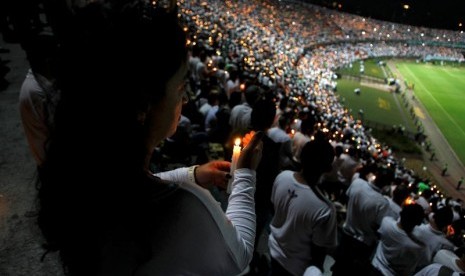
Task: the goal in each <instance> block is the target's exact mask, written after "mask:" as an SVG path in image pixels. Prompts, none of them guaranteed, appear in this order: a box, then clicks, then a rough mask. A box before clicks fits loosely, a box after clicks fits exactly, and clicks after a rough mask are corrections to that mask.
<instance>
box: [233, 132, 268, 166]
mask: <svg viewBox="0 0 465 276" xmlns="http://www.w3.org/2000/svg"><path fill="white" fill-rule="evenodd" d="M248 135H249V134H247V135H246V138H247V139H246V140H247V143H246V146H245V147H244V149H243V150H242V152H241V155H240V156H239V160H238V161H237V167H236V168H237V169H241V168H247V169H251V170H256V169H257V167H258V164H259V163H260V160H261V159H262V150H263V142H262V138H263V136H264V135H265V133H264V132H263V131H258V132H256V133H255V134H254V135H253V137H252V139H248V137H250V135H249V136H248ZM249 140H250V141H249ZM244 144H245V143H244Z"/></svg>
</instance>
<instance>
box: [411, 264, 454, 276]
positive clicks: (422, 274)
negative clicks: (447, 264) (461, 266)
mask: <svg viewBox="0 0 465 276" xmlns="http://www.w3.org/2000/svg"><path fill="white" fill-rule="evenodd" d="M441 267H443V265H442V264H435V263H432V264H429V265H427V266H425V267H424V268H423V269H422V270H420V271H418V272H417V273H416V274H415V275H414V276H438V275H439V270H440V269H441ZM446 275H447V274H446ZM450 276H460V273H457V272H453V273H452V274H450Z"/></svg>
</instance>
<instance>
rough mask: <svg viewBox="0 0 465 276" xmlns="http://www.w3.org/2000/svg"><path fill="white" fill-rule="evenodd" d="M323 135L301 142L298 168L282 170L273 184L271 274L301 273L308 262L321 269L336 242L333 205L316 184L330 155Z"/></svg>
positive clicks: (329, 164) (270, 237) (331, 159)
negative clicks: (295, 170) (300, 165)
mask: <svg viewBox="0 0 465 276" xmlns="http://www.w3.org/2000/svg"><path fill="white" fill-rule="evenodd" d="M323 139H324V138H317V139H315V140H313V141H310V142H308V143H307V144H306V145H305V146H304V148H303V149H302V155H301V161H302V170H301V171H300V172H293V171H283V172H281V173H280V174H279V175H278V176H277V177H276V180H275V182H274V184H273V191H272V195H271V201H272V202H273V206H274V209H275V214H274V216H273V219H272V221H271V224H270V229H271V232H270V235H269V239H268V245H269V248H270V254H271V258H272V262H271V275H302V274H304V272H305V270H306V268H307V267H309V266H310V265H314V266H316V267H318V268H319V269H320V270H323V262H324V259H325V256H326V254H327V253H328V251H329V250H333V249H334V248H335V247H336V246H337V219H336V209H335V207H334V205H333V204H332V202H331V201H330V200H329V199H327V198H325V197H324V196H323V194H322V192H321V191H320V189H319V188H318V187H317V183H318V180H319V179H320V177H321V175H322V174H323V173H324V172H327V171H329V170H330V169H331V163H332V161H333V159H334V149H333V147H332V146H331V144H329V143H328V142H327V141H325V140H323Z"/></svg>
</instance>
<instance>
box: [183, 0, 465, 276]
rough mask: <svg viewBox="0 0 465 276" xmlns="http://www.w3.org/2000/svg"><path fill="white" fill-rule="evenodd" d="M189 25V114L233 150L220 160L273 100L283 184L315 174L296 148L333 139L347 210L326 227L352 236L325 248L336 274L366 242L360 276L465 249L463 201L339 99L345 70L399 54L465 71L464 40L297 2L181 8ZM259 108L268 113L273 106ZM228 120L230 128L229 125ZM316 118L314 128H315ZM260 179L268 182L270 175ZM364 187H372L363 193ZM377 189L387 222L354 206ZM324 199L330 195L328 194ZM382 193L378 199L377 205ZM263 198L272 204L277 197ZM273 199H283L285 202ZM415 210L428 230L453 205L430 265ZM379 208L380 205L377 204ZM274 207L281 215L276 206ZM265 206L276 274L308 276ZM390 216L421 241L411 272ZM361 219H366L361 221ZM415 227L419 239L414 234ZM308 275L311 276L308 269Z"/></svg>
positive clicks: (336, 182) (273, 134) (327, 187)
mask: <svg viewBox="0 0 465 276" xmlns="http://www.w3.org/2000/svg"><path fill="white" fill-rule="evenodd" d="M179 16H180V17H181V19H182V20H183V22H184V24H185V31H186V32H187V33H188V34H189V35H190V37H189V41H188V43H189V46H190V49H191V59H190V60H191V68H192V69H191V76H190V80H191V81H190V84H191V86H190V92H191V94H190V97H191V100H192V101H191V102H190V105H191V106H193V107H192V108H188V109H186V110H190V111H191V113H190V114H187V113H185V114H184V115H185V116H186V117H187V118H188V119H189V121H190V124H191V126H194V128H193V129H194V130H193V132H194V134H193V136H194V137H198V136H202V137H204V140H201V141H202V142H201V143H206V144H208V143H212V142H214V143H215V144H219V145H221V150H222V155H220V157H223V158H225V159H229V158H230V156H231V147H232V144H233V142H232V139H233V138H234V137H236V136H241V135H243V134H244V133H245V131H246V130H249V129H253V128H254V126H253V123H252V121H253V120H252V119H251V117H253V116H251V114H252V113H253V112H254V111H255V110H256V109H255V108H256V107H254V106H255V103H257V102H259V101H263V100H271V101H273V102H274V103H275V106H276V114H275V116H274V122H273V123H272V124H271V125H270V126H269V127H264V128H261V129H262V130H263V129H266V130H267V137H268V138H270V139H271V140H272V142H274V143H275V144H278V145H279V149H278V150H276V151H278V153H277V154H279V158H278V159H277V160H279V167H278V168H277V169H276V168H275V169H274V171H272V170H271V171H270V170H268V171H267V172H268V173H269V174H271V175H274V176H277V175H279V174H280V173H285V172H288V171H289V170H290V171H297V172H298V171H299V170H301V169H302V168H303V167H305V164H303V163H301V160H300V158H299V154H298V153H296V152H295V151H296V150H302V145H299V143H301V144H305V143H306V142H308V141H313V140H315V139H317V138H315V137H320V138H321V137H322V136H323V137H324V138H325V139H326V140H328V141H329V142H330V143H331V144H332V146H333V147H334V148H335V149H337V152H338V154H337V155H336V158H335V161H334V163H333V169H332V170H331V171H330V172H328V173H327V174H325V175H324V176H323V177H322V179H320V185H321V186H320V189H321V190H322V191H323V192H322V194H325V197H327V198H329V200H330V201H331V202H332V204H334V206H335V207H336V209H337V212H336V213H334V214H332V215H329V217H331V220H332V217H333V215H334V216H337V218H338V221H337V223H335V224H334V225H333V223H327V222H326V223H324V225H326V226H327V227H334V226H335V225H336V224H337V225H338V227H339V228H340V230H341V231H342V233H344V234H345V235H346V236H347V237H346V239H345V242H342V244H339V247H344V250H341V249H340V248H338V249H334V248H327V251H325V252H327V253H328V254H330V255H331V256H333V257H334V258H335V259H336V266H335V269H334V273H335V274H337V273H338V268H339V269H341V268H342V271H340V272H341V273H343V272H344V273H346V272H347V271H346V270H347V269H349V268H348V264H347V263H346V262H344V261H343V262H341V259H342V260H343V259H344V258H347V256H344V254H345V253H347V250H348V249H352V250H351V251H349V254H352V255H351V256H352V257H354V258H356V257H357V256H356V254H355V255H353V254H354V251H353V250H354V246H355V248H359V247H357V244H354V241H356V242H357V243H360V244H361V245H363V248H364V250H361V251H360V252H358V253H360V255H359V257H360V260H361V261H360V262H359V263H357V262H355V263H356V264H355V266H351V268H350V269H353V271H359V272H360V270H359V269H366V268H367V267H371V268H373V267H375V270H374V271H381V272H382V273H385V274H386V273H387V274H389V273H392V274H396V273H403V272H408V273H412V271H417V270H420V269H421V268H423V267H425V266H427V265H429V264H430V263H432V261H433V256H434V254H435V253H436V252H437V251H438V250H439V249H438V248H439V247H440V249H448V250H451V251H453V250H455V249H457V248H459V247H461V246H463V245H464V244H463V241H462V237H461V235H462V233H461V230H462V228H461V227H462V226H461V224H462V217H463V214H462V210H461V202H460V200H457V199H452V198H449V197H447V195H445V194H443V193H442V192H441V191H440V190H439V188H438V186H436V185H435V183H433V181H432V180H430V179H422V178H421V177H420V176H419V175H418V174H417V173H416V172H415V171H413V170H411V169H409V168H406V167H404V162H403V161H400V160H398V159H397V158H396V156H395V153H394V152H393V151H392V150H391V148H390V147H389V145H386V144H383V143H381V142H379V141H378V140H377V139H376V138H375V137H373V136H372V135H371V133H370V129H369V128H366V127H365V126H364V125H363V123H362V122H361V121H359V120H356V119H354V118H353V117H352V116H351V115H350V113H349V112H348V110H347V109H346V108H345V107H344V106H343V104H341V103H340V101H339V98H338V96H337V94H336V93H335V88H336V86H337V75H336V74H335V69H337V68H339V67H341V66H345V65H347V64H350V63H352V62H354V61H356V60H363V59H366V58H370V57H388V56H391V57H407V58H416V59H418V60H421V59H424V58H426V57H427V56H430V57H431V56H434V57H436V58H439V59H446V60H454V61H458V62H463V61H464V57H463V54H461V52H460V48H457V47H456V46H457V45H456V44H460V45H462V44H463V43H464V42H465V35H463V33H460V32H452V31H446V30H434V29H427V28H420V27H413V26H405V25H401V24H395V23H389V22H383V21H378V20H373V19H368V18H363V17H360V16H356V15H351V14H345V13H337V12H334V11H331V10H329V9H326V8H322V7H318V6H314V5H309V4H302V3H296V2H289V1H181V2H180V13H179ZM434 41H437V42H441V43H443V44H441V45H440V46H437V45H436V46H433V44H432V43H430V42H434ZM221 97H222V98H223V101H217V102H216V104H215V102H212V101H211V99H212V98H215V99H216V98H221ZM259 106H260V107H262V108H263V105H259ZM196 109H197V110H201V113H202V114H203V115H204V116H198V115H193V114H192V111H194V113H195V110H196ZM212 110H213V113H214V114H218V115H217V116H216V118H215V117H211V116H209V115H207V116H205V114H210V115H213V114H212V113H211V112H210V111H212ZM220 110H221V112H220ZM220 114H221V115H220ZM228 116H229V117H230V119H229V120H228V119H225V118H224V117H228ZM309 121H311V125H312V127H310V130H309V127H308V124H309ZM225 122H227V123H225ZM304 127H305V128H304ZM212 133H222V135H221V137H220V138H219V137H218V136H216V135H215V136H212ZM318 139H319V138H318ZM194 141H195V142H194V148H197V147H198V146H199V143H198V139H194ZM212 148H213V147H212V146H211V145H210V146H208V145H207V146H203V149H204V150H207V151H208V149H212ZM270 148H273V146H270ZM264 151H265V152H266V150H264ZM276 170H277V171H276ZM383 170H389V171H392V172H393V174H392V177H391V178H390V179H389V181H387V182H386V183H383V184H376V183H380V182H381V180H379V181H376V179H377V177H378V178H382V177H381V175H382V174H383ZM257 178H258V179H259V178H260V174H258V176H257ZM277 179H280V178H277ZM357 181H358V182H360V183H359V184H357V185H354V182H357ZM279 182H280V181H276V182H275V184H274V186H273V188H272V183H267V184H268V187H265V186H266V184H261V185H258V184H257V194H258V195H260V196H263V195H269V193H270V192H263V190H266V189H268V190H270V189H273V193H274V189H278V187H277V185H278V184H279ZM329 183H330V184H329ZM368 183H370V184H368ZM422 185H426V187H427V189H426V190H425V189H423V188H420V187H423V186H422ZM275 186H276V187H275ZM358 186H360V187H358ZM349 187H351V188H350V189H349ZM356 187H358V188H356ZM368 187H371V188H368ZM373 187H376V188H373ZM348 189H349V191H347V190H348ZM367 189H368V190H369V192H368V195H370V196H371V198H370V200H371V201H373V198H376V199H378V201H377V202H376V203H374V206H377V207H376V208H373V210H377V213H370V214H367V213H364V212H368V211H367V210H366V209H364V208H362V207H361V206H357V204H360V203H359V202H358V201H356V202H353V201H354V198H356V197H355V196H354V193H355V194H358V193H361V194H362V196H363V193H365V192H367ZM355 191H358V192H355ZM362 191H365V192H362ZM401 191H402V192H401ZM314 193H315V194H316V196H317V197H319V192H314ZM373 194H376V195H378V196H377V197H373ZM422 194H423V196H422ZM427 194H428V198H427V199H426V200H425V197H426V196H427ZM347 195H349V197H348V198H347ZM351 195H352V196H351ZM274 197H276V195H275V196H274ZM256 198H257V196H256ZM256 200H257V201H259V200H260V201H265V202H266V201H267V200H269V199H268V198H267V199H263V198H260V199H256ZM272 200H273V202H274V201H276V202H280V200H279V199H277V198H273V199H272ZM423 200H425V202H426V204H424V202H423ZM323 201H324V200H323ZM415 201H418V203H417V204H418V205H419V206H422V210H423V219H421V221H420V222H419V223H420V224H422V223H423V224H422V225H421V226H419V227H420V228H421V227H426V226H427V225H428V224H429V223H431V221H434V216H435V214H436V213H435V212H437V210H442V208H447V210H449V211H450V212H449V213H448V214H450V218H449V219H445V220H446V224H447V225H446V226H445V227H443V225H442V224H441V225H440V226H439V227H438V226H435V227H433V229H435V232H434V231H433V232H434V233H435V235H437V236H439V237H440V240H441V241H443V242H444V243H446V241H449V243H447V245H448V246H442V247H441V246H439V247H438V248H436V249H434V250H432V249H431V250H430V251H429V253H428V254H429V256H428V257H424V256H420V255H421V254H420V253H419V252H420V251H421V250H419V248H423V247H421V246H419V245H418V244H420V245H421V244H422V242H421V241H420V242H419V241H418V240H417V239H416V238H415V237H412V236H411V235H413V234H412V233H410V232H411V231H413V230H414V228H415V226H416V225H418V224H419V223H417V222H418V217H415V211H412V210H406V211H405V214H404V217H402V216H403V215H402V212H403V211H402V210H403V209H404V206H406V205H408V204H406V202H407V203H413V202H415ZM324 202H325V201H324ZM367 202H368V203H367V204H368V205H367V206H369V204H371V203H369V201H367ZM280 204H281V203H280ZM282 204H285V203H282ZM270 206H271V207H270V208H273V205H270ZM330 206H331V205H330ZM389 206H391V207H389ZM275 207H276V206H275ZM364 207H366V206H364ZM257 208H258V209H261V213H263V214H264V216H265V217H260V218H259V217H258V216H259V214H258V212H257V220H262V222H263V221H266V223H268V224H270V223H271V229H272V230H271V236H270V242H271V241H272V244H273V249H272V250H271V252H270V253H271V259H272V260H271V267H272V269H273V268H274V269H275V271H281V270H280V269H282V268H283V267H284V268H286V267H287V268H288V269H290V271H292V272H293V273H296V272H295V271H297V270H293V268H289V266H288V265H290V266H291V267H292V265H293V264H294V265H295V263H293V262H292V261H290V263H289V262H288V261H289V260H287V261H286V260H283V257H282V252H281V254H278V253H277V252H280V250H284V249H282V248H281V249H280V248H279V242H280V240H279V238H276V236H273V231H274V234H275V235H276V233H278V235H285V234H284V232H283V231H285V230H283V229H278V228H279V227H278V226H277V221H276V220H275V219H272V220H271V218H272V217H273V213H274V211H273V209H271V210H268V212H266V211H265V212H264V211H263V205H261V204H260V206H257ZM289 208H290V207H289ZM411 209H412V208H411ZM388 210H389V211H388ZM444 210H445V209H444ZM442 212H445V211H442ZM451 214H453V218H452V215H451ZM354 215H355V216H359V217H360V216H364V217H367V218H371V220H370V223H372V224H373V225H376V227H375V229H374V230H373V229H371V230H370V231H374V232H373V233H371V234H370V233H364V230H363V226H360V225H358V224H357V223H358V222H355V223H354V221H353V220H354V219H352V220H351V221H347V220H346V218H347V217H351V216H354ZM436 216H439V215H436ZM386 217H392V218H393V221H396V220H397V219H399V220H401V219H402V218H403V219H404V221H403V224H399V225H400V226H399V228H400V229H401V230H399V229H397V230H395V231H401V232H402V233H406V234H405V235H406V239H405V240H404V241H403V242H406V243H408V244H410V247H408V248H409V249H406V250H405V251H406V252H407V251H408V252H407V253H406V254H413V255H415V258H413V259H412V261H411V262H410V264H409V265H408V267H407V266H406V265H405V264H404V263H403V262H396V258H395V257H393V259H392V260H393V262H391V261H390V260H389V258H391V257H392V256H393V253H392V252H385V251H383V250H384V249H385V247H386V245H385V244H383V243H392V242H393V241H392V240H390V239H389V238H386V239H385V236H386V235H388V237H389V235H392V234H389V233H391V232H390V231H391V230H390V229H391V228H389V227H391V226H389V227H388V226H387V225H388V224H387V223H388V222H387V221H386V222H384V220H385V218H386ZM328 219H329V218H328ZM270 220H271V222H270ZM281 220H282V219H281ZM358 220H359V219H357V218H355V221H358ZM405 220H409V221H410V222H406V221H405ZM412 221H414V222H413V225H412ZM281 223H283V222H281ZM385 223H386V225H385V226H383V227H384V228H383V227H382V228H380V229H381V230H382V229H384V230H382V231H381V230H380V231H381V232H379V233H377V231H376V229H377V228H378V227H380V226H382V225H384V224H385ZM409 223H410V224H409ZM278 224H279V223H278ZM451 224H454V226H455V232H454V233H452V232H451V231H450V230H451V228H450V227H447V226H449V225H451ZM389 225H391V222H389ZM402 225H403V226H402ZM425 225H426V226H425ZM358 227H361V228H360V229H359V228H358ZM386 227H388V228H386ZM273 229H274V230H273ZM276 229H278V230H276ZM386 229H387V230H386ZM402 229H404V230H402ZM406 229H408V232H405V231H406ZM415 229H416V228H415ZM326 230H327V231H330V229H326ZM386 231H387V232H386ZM257 233H261V231H257ZM413 233H415V231H413ZM379 234H381V240H379V237H380V236H379ZM280 238H282V236H281V237H280ZM326 239H327V240H328V242H327V244H331V245H333V243H332V242H330V240H331V237H328V236H326ZM406 240H408V241H406ZM420 240H421V238H420ZM257 242H258V239H257ZM294 242H295V241H294ZM394 242H401V244H398V245H397V246H398V247H402V246H403V245H405V244H402V241H398V240H397V241H394ZM425 243H428V241H425ZM360 244H358V245H360ZM312 245H313V244H312ZM320 245H321V244H320ZM256 246H257V244H256ZM321 246H324V245H321ZM317 247H318V246H314V247H313V249H312V250H314V251H317V250H316V249H315V248H317ZM387 247H389V246H387ZM376 248H378V249H376ZM410 249H411V250H410ZM409 250H410V251H409ZM412 252H415V253H412ZM257 254H258V253H257ZM284 255H285V253H284ZM367 256H370V257H367ZM372 256H376V257H375V258H374V259H373V263H372V266H369V265H367V264H366V261H367V260H368V263H370V262H371V260H372V258H373V257H372ZM313 257H315V256H313ZM423 258H424V259H423ZM316 259H317V257H315V260H316ZM254 260H255V259H254ZM338 261H339V266H338ZM253 264H254V262H253V263H252V268H253ZM392 264H394V266H395V265H396V264H398V267H389V265H392ZM417 264H418V266H416V265H417ZM297 266H298V267H299V269H302V266H301V265H300V264H299V265H297ZM320 268H321V267H320ZM298 271H299V272H298V273H303V271H301V270H298ZM281 272H282V271H281Z"/></svg>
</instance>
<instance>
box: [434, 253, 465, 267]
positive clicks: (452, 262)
mask: <svg viewBox="0 0 465 276" xmlns="http://www.w3.org/2000/svg"><path fill="white" fill-rule="evenodd" d="M433 263H438V264H442V265H445V266H447V267H449V268H451V269H452V270H454V271H455V272H459V273H465V248H464V247H459V248H457V249H456V250H455V251H451V250H449V249H441V250H439V251H438V252H437V253H436V255H434V258H433Z"/></svg>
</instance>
